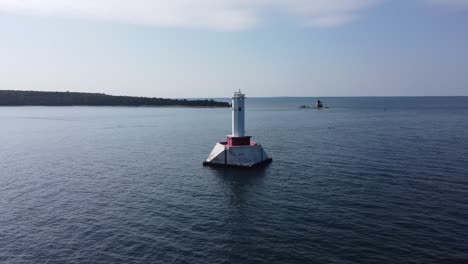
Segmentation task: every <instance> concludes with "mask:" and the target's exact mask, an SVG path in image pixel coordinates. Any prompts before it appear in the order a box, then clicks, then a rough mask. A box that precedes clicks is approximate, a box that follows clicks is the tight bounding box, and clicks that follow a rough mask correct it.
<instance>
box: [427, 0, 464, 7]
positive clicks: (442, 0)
mask: <svg viewBox="0 0 468 264" xmlns="http://www.w3.org/2000/svg"><path fill="white" fill-rule="evenodd" d="M429 1H430V2H431V3H433V4H437V5H444V6H447V7H452V8H459V9H468V0H429Z"/></svg>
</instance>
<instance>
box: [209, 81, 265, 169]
mask: <svg viewBox="0 0 468 264" xmlns="http://www.w3.org/2000/svg"><path fill="white" fill-rule="evenodd" d="M244 105H245V95H244V94H243V93H241V91H240V90H239V91H238V92H235V93H234V95H233V96H232V134H231V135H228V136H227V141H226V142H218V143H216V145H215V147H214V148H213V150H212V151H211V153H210V155H209V156H208V159H207V160H206V161H205V162H203V165H204V166H221V167H255V166H259V165H263V164H266V163H270V162H271V161H272V158H271V157H270V156H268V154H267V153H266V152H265V150H263V148H262V145H260V144H257V143H255V142H253V141H251V140H250V138H251V136H246V135H245V107H244Z"/></svg>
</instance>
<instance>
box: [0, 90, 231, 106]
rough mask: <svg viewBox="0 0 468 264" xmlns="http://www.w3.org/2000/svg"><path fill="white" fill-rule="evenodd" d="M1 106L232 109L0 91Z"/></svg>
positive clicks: (154, 100)
mask: <svg viewBox="0 0 468 264" xmlns="http://www.w3.org/2000/svg"><path fill="white" fill-rule="evenodd" d="M0 105H1V106H26V105H29V106H33V105H37V106H72V105H86V106H191V107H230V104H229V103H227V102H219V101H214V100H212V99H203V100H201V99H198V100H187V99H166V98H154V97H151V98H150V97H135V96H114V95H107V94H103V93H77V92H41V91H15V90H0Z"/></svg>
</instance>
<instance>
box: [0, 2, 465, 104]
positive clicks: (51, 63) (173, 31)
mask: <svg viewBox="0 0 468 264" xmlns="http://www.w3.org/2000/svg"><path fill="white" fill-rule="evenodd" d="M239 88H240V89H242V90H243V91H244V92H246V94H247V96H398V95H409V96H412V95H468V0H315V1H314V0H237V1H234V0H167V1H159V0H0V89H20V90H49V91H50V90H51V91H67V90H68V91H84V92H104V93H109V94H116V95H138V96H155V97H228V96H230V95H231V93H232V91H233V90H236V89H239Z"/></svg>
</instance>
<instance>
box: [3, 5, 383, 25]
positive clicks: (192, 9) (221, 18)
mask: <svg viewBox="0 0 468 264" xmlns="http://www.w3.org/2000/svg"><path fill="white" fill-rule="evenodd" d="M380 1H381V0H339V1H338V0H335V1H333V0H237V1H235V0H164V1H163V0H79V1H77V0H1V1H0V11H4V12H10V13H17V14H25V15H41V16H72V17H90V18H95V19H102V20H110V21H120V22H124V23H132V24H148V25H156V26H165V27H183V28H207V29H214V30H223V31H239V30H245V29H249V28H252V27H254V26H255V25H256V24H257V23H258V21H259V20H261V19H262V17H261V15H260V14H262V13H264V12H263V11H265V10H279V11H283V12H284V13H286V14H288V15H290V16H292V17H295V18H297V19H298V20H299V21H300V22H301V23H303V24H304V25H307V26H311V27H332V26H339V25H343V24H347V23H350V22H351V21H353V20H354V19H356V18H357V17H359V14H360V13H361V12H362V11H364V10H365V9H367V8H370V7H372V6H373V5H375V4H376V3H378V2H380Z"/></svg>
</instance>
